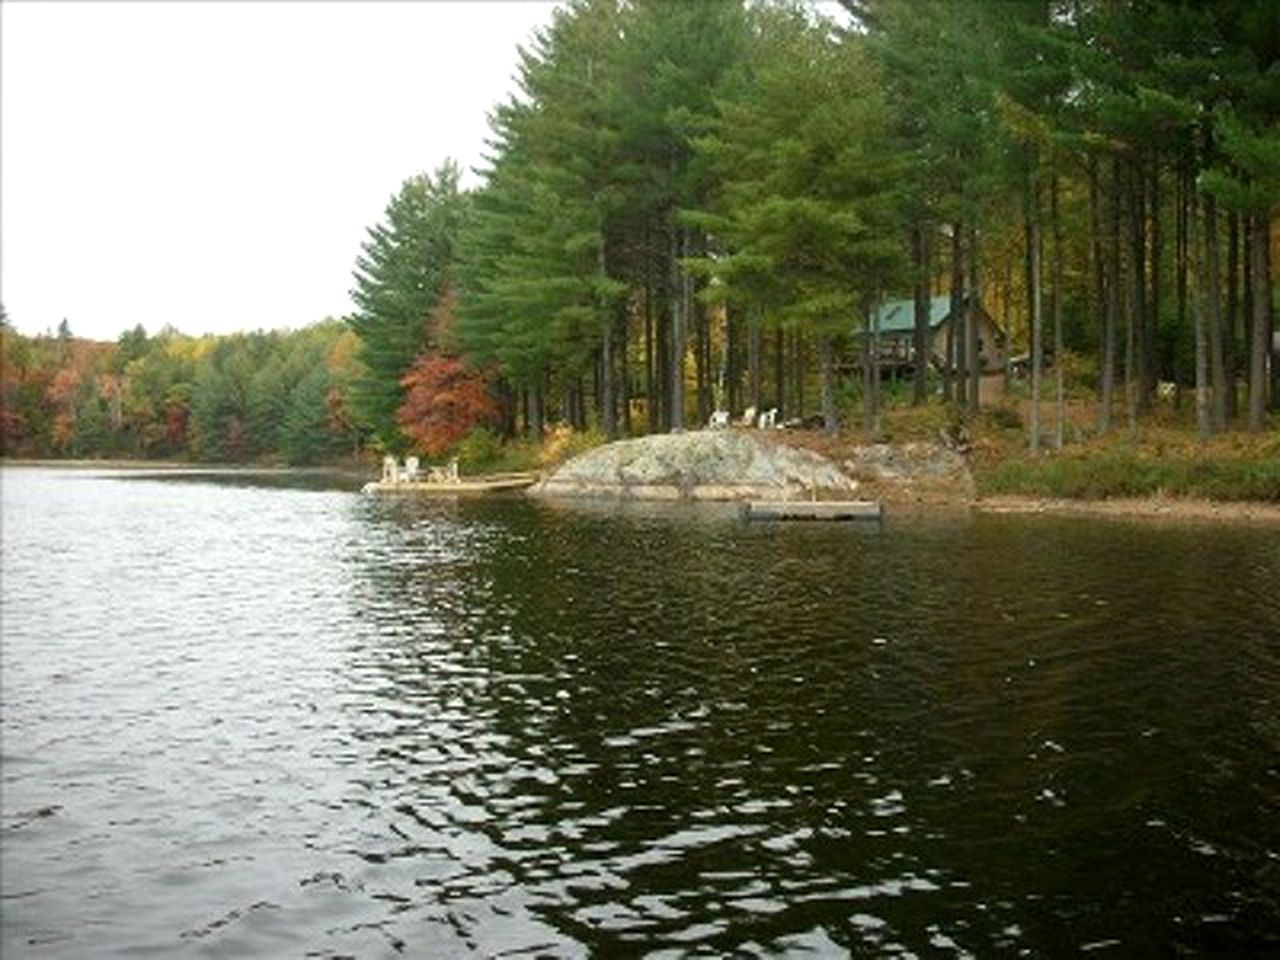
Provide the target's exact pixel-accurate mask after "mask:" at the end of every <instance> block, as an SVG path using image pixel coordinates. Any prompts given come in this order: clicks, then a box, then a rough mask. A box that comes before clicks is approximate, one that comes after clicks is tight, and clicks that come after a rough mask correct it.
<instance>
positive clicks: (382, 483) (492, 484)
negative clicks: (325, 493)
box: [362, 473, 538, 496]
mask: <svg viewBox="0 0 1280 960" xmlns="http://www.w3.org/2000/svg"><path fill="white" fill-rule="evenodd" d="M537 482H538V475H537V474H536V473H495V474H490V475H489V476H484V477H462V478H459V479H458V480H443V481H442V480H399V481H396V482H394V483H393V482H391V481H387V480H374V481H372V482H370V483H366V484H365V485H364V487H363V488H362V489H363V492H364V493H426V494H433V495H442V496H456V495H461V494H471V493H501V492H503V491H508V490H523V489H525V488H526V487H531V486H533V485H534V484H535V483H537Z"/></svg>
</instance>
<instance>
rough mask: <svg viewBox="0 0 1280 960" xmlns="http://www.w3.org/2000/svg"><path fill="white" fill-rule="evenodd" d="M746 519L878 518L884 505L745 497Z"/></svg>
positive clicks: (743, 510) (862, 501) (871, 501)
mask: <svg viewBox="0 0 1280 960" xmlns="http://www.w3.org/2000/svg"><path fill="white" fill-rule="evenodd" d="M742 516H743V518H744V519H746V520H879V519H881V518H882V517H883V516H884V508H883V507H882V506H881V505H880V504H879V503H877V502H876V501H874V500H814V501H803V500H748V501H746V502H745V503H743V505H742Z"/></svg>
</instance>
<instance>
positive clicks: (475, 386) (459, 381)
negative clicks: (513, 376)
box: [396, 353, 501, 456]
mask: <svg viewBox="0 0 1280 960" xmlns="http://www.w3.org/2000/svg"><path fill="white" fill-rule="evenodd" d="M400 383H401V385H402V386H403V387H404V388H405V397H404V402H403V403H402V404H401V405H400V409H399V410H398V411H396V422H397V423H398V424H399V425H400V429H401V430H403V431H404V433H405V435H406V436H408V437H409V438H410V439H412V440H413V442H414V445H415V446H416V447H417V448H418V449H419V450H421V451H422V452H423V453H425V454H426V455H427V456H439V455H440V454H442V453H445V452H446V451H447V450H448V449H449V448H450V447H452V446H453V445H454V444H456V443H457V442H458V441H459V440H461V439H462V438H463V437H465V436H466V435H467V434H468V433H470V432H471V431H472V430H474V429H475V428H476V427H478V426H482V425H485V424H491V423H493V422H494V421H496V420H497V419H498V416H499V415H500V412H501V411H500V410H499V408H498V404H497V403H496V402H495V401H494V399H493V395H492V393H491V392H490V390H489V381H488V379H487V378H486V377H484V376H483V375H481V374H477V373H473V372H471V371H469V370H467V368H466V367H465V366H464V365H463V363H462V361H461V360H459V359H458V358H456V357H448V356H443V355H441V354H437V353H424V354H422V355H421V356H420V357H418V360H417V362H416V363H414V365H413V367H412V368H411V369H410V370H409V372H408V373H407V374H405V376H404V377H403V378H402V379H401V380H400Z"/></svg>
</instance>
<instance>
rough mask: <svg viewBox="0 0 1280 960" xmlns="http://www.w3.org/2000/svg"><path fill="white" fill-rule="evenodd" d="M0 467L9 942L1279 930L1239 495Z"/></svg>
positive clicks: (224, 947) (487, 944)
mask: <svg viewBox="0 0 1280 960" xmlns="http://www.w3.org/2000/svg"><path fill="white" fill-rule="evenodd" d="M347 486H348V487H349V484H348V485H347ZM0 489H2V492H3V578H2V582H3V587H2V589H3V594H2V597H3V611H2V616H3V619H2V621H0V626H2V637H3V646H2V654H3V671H2V672H0V677H2V693H3V715H2V717H3V728H2V733H3V739H2V741H0V743H2V754H3V755H2V768H3V769H2V775H3V793H2V794H0V798H2V804H3V832H2V834H0V886H2V894H3V904H2V914H0V915H2V917H3V934H2V941H0V953H3V956H4V957H6V958H18V957H42V958H43V957H59V958H61V957H100V956H106V955H121V956H124V955H128V956H161V957H166V956H192V957H204V956H208V957H243V956H272V957H288V956H294V957H304V956H306V957H338V956H355V957H383V956H388V957H390V956H412V957H456V956H463V955H470V954H474V955H480V956H502V957H508V956H510V957H516V956H519V957H535V956H549V957H561V956H564V957H577V956H588V955H594V956H619V955H627V956H634V955H649V956H654V957H680V956H725V955H734V956H748V957H750V956H791V955H811V956H833V955H834V956H840V955H845V954H853V955H859V956H902V957H906V956H912V955H915V956H978V957H986V956H1002V955H1009V956H1017V955H1020V954H1021V955H1028V956H1055V955H1060V956H1067V955H1072V956H1074V955H1076V954H1077V953H1080V952H1087V953H1089V954H1091V955H1097V956H1115V957H1122V956H1123V957H1129V956H1135V955H1159V956H1169V955H1179V954H1185V955H1195V954H1200V955H1205V956H1224V955H1230V956H1235V957H1246V956H1264V955H1272V956H1274V955H1276V951H1277V950H1278V949H1280V536H1278V535H1277V533H1276V530H1275V529H1274V528H1270V529H1268V528H1261V527H1260V528H1250V527H1248V526H1232V525H1220V526H1209V525H1195V524H1186V525H1178V524H1151V523H1141V522H1125V521H1108V522H1099V521H1094V520H1088V519H1081V518H1048V517H1011V516H984V515H970V514H967V513H963V512H952V513H947V512H935V513H926V514H919V515H907V516H890V517H889V518H888V520H887V521H886V522H885V523H884V525H883V526H879V525H864V524H790V525H776V526H774V525H746V524H744V523H742V522H741V521H740V520H739V519H738V518H737V516H736V514H735V513H734V511H733V510H732V509H728V508H724V507H686V508H680V507H672V506H664V507H642V506H634V507H630V508H626V509H620V508H610V507H603V506H551V505H546V504H538V503H534V502H530V501H527V500H524V499H521V498H517V497H511V498H494V499H475V500H448V499H445V500H427V499H412V498H385V499H380V498H376V497H370V496H361V495H359V494H358V493H355V492H354V491H353V490H351V489H349V488H347V489H344V488H343V483H342V482H341V481H334V482H329V481H326V480H325V479H324V478H322V477H314V476H304V477H291V476H288V475H286V476H285V477H281V476H278V475H264V476H253V475H247V474H224V475H203V474H197V473H192V474H181V473H179V474H169V475H139V474H136V473H126V472H115V473H113V472H110V471H70V470H66V471H58V470H45V469H35V468H16V467H8V468H5V469H4V470H3V474H2V478H0Z"/></svg>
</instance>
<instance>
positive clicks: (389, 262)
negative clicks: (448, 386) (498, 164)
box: [349, 162, 468, 450]
mask: <svg viewBox="0 0 1280 960" xmlns="http://www.w3.org/2000/svg"><path fill="white" fill-rule="evenodd" d="M458 177H459V172H458V167H457V165H456V164H454V163H453V162H447V163H445V164H444V165H443V166H441V167H440V169H438V170H437V171H436V172H435V174H433V175H431V176H427V175H419V176H416V177H411V178H410V179H408V180H406V181H405V183H404V185H403V186H402V187H401V189H400V192H399V193H397V194H396V195H395V196H394V197H392V199H391V201H390V203H388V205H387V209H386V216H385V220H384V221H383V222H382V223H380V224H378V225H377V226H374V227H371V228H370V229H369V236H368V239H367V240H366V241H365V242H364V244H363V245H362V250H363V253H362V254H361V256H360V257H359V259H358V260H357V261H356V270H355V283H356V285H355V288H354V289H353V290H352V291H351V296H352V299H353V300H354V301H355V303H356V306H357V311H356V313H355V314H354V315H353V316H352V317H350V318H349V322H350V324H351V327H352V329H353V330H355V332H356V333H357V334H359V336H360V342H361V348H360V361H361V363H362V365H363V372H362V375H361V376H360V377H359V378H358V379H357V380H356V381H355V383H354V384H353V385H352V396H351V400H352V409H353V411H354V413H355V415H356V418H357V420H358V421H359V423H360V424H361V426H362V427H363V428H364V429H366V430H367V431H369V432H370V433H371V434H372V435H373V436H374V437H375V438H376V440H377V442H378V443H379V444H380V445H381V446H382V447H383V448H385V449H393V450H400V449H402V448H403V447H404V446H405V439H404V437H403V436H402V435H401V434H400V431H399V428H398V427H397V426H396V422H395V412H396V410H397V408H398V407H399V406H400V403H401V401H402V399H403V396H402V390H401V386H400V379H401V377H403V376H404V373H405V371H406V370H408V368H409V367H410V366H411V365H412V363H413V361H414V358H415V357H417V355H418V354H419V353H420V352H421V351H422V349H423V347H424V346H425V345H426V341H427V328H426V318H427V315H428V314H429V313H430V311H431V309H432V307H433V306H434V305H435V304H436V301H437V300H438V299H439V297H440V295H441V293H442V292H443V290H444V288H445V284H446V283H447V282H448V280H449V276H450V273H451V271H452V270H453V268H454V259H455V254H456V245H457V241H458V235H459V233H460V232H461V230H462V227H463V224H464V222H465V220H466V217H467V211H468V198H467V196H466V195H465V194H464V193H462V192H461V190H460V189H459V186H458Z"/></svg>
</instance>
